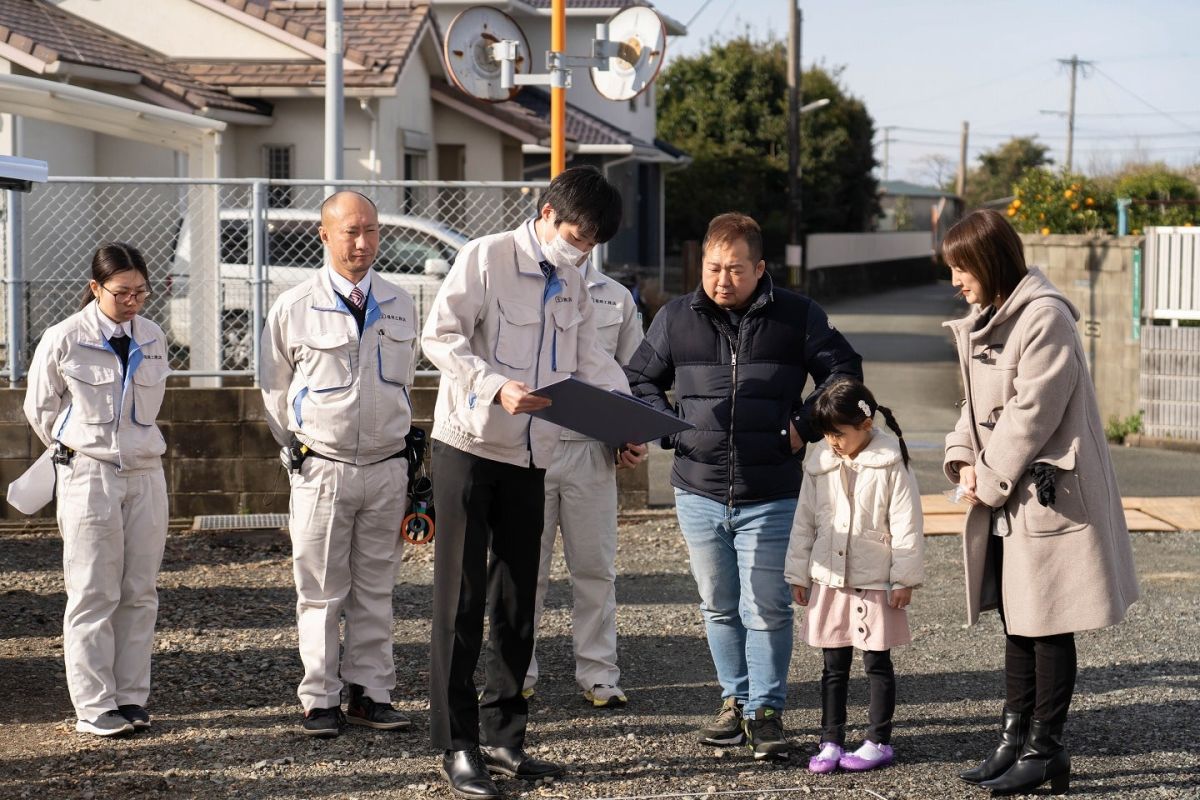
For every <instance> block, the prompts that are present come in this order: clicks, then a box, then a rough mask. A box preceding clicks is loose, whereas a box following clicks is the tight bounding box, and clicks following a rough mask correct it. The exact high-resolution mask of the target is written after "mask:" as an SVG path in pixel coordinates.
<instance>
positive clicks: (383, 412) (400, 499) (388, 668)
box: [261, 192, 417, 737]
mask: <svg viewBox="0 0 1200 800" xmlns="http://www.w3.org/2000/svg"><path fill="white" fill-rule="evenodd" d="M320 235H321V241H322V242H323V243H324V244H325V246H326V248H327V249H328V251H329V263H328V265H327V266H325V267H324V268H322V269H320V270H317V271H316V273H315V274H314V275H313V277H312V278H310V279H309V280H307V281H305V282H304V283H302V284H301V285H299V286H297V287H295V288H293V289H289V290H288V291H286V292H284V293H283V295H281V296H280V298H279V300H277V301H276V302H275V305H273V306H272V307H271V311H270V313H269V314H268V315H267V322H266V327H265V329H264V330H263V343H262V376H261V381H262V392H263V400H264V402H265V403H266V409H267V421H268V423H269V424H270V427H271V433H272V434H273V435H274V436H275V439H276V440H277V441H278V442H279V443H280V445H283V447H284V457H285V461H288V462H290V463H289V469H290V480H291V495H292V496H291V511H290V514H289V520H288V529H289V532H290V533H291V538H292V561H293V565H294V573H295V578H296V594H297V603H296V617H297V625H298V628H299V639H300V658H301V661H303V663H304V679H303V680H302V681H301V682H300V688H299V690H298V692H297V694H298V695H299V696H300V701H301V703H303V705H304V722H303V726H302V728H303V731H304V733H306V734H309V735H312V736H317V737H333V736H337V735H338V733H339V732H340V731H341V727H342V724H343V723H344V722H349V723H352V724H356V725H364V726H367V727H370V728H376V729H379V730H395V729H399V728H406V727H408V725H409V722H408V720H407V719H405V718H404V717H402V716H401V715H400V714H399V713H397V712H396V710H395V709H393V708H392V705H391V690H392V688H393V687H394V686H395V685H396V667H395V662H394V660H393V657H392V588H393V586H394V585H395V581H396V572H397V567H398V565H399V562H400V548H401V542H400V520H401V518H402V517H403V515H404V509H405V502H406V496H405V495H406V490H407V479H408V474H407V462H406V461H405V459H404V458H403V457H402V453H403V450H404V448H405V440H404V437H405V436H406V435H407V434H408V431H409V423H410V421H411V419H412V407H411V405H410V403H409V397H408V387H409V386H410V385H411V384H412V380H413V375H414V370H415V363H416V335H417V328H416V313H415V310H414V306H413V300H412V297H411V296H409V294H408V293H407V292H405V291H404V290H403V289H400V288H397V287H396V286H393V285H392V284H390V283H388V282H387V281H385V280H384V279H383V278H382V277H380V275H379V274H378V273H376V272H375V271H374V270H372V269H371V264H372V263H373V262H374V261H375V255H376V253H377V252H378V250H379V218H378V214H377V213H376V210H375V205H374V203H372V202H371V201H370V200H369V199H367V198H366V197H364V196H363V195H361V194H358V193H357V192H338V193H337V194H334V195H333V196H331V197H330V198H328V199H327V200H326V201H325V203H324V204H323V205H322V207H321V228H320ZM343 615H344V616H345V620H346V635H345V643H344V653H343V654H342V657H341V659H340V673H339V630H338V629H339V624H340V621H341V617H342V616H343ZM342 680H345V681H346V682H347V683H348V684H349V697H348V701H347V706H346V712H345V714H343V713H342V710H341V691H342Z"/></svg>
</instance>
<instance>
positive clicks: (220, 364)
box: [0, 178, 546, 380]
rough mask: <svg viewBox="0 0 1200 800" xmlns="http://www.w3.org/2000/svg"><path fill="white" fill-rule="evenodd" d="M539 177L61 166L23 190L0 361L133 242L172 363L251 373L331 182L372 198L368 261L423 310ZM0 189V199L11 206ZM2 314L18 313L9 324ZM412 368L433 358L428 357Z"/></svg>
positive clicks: (313, 263) (308, 264) (314, 242)
mask: <svg viewBox="0 0 1200 800" xmlns="http://www.w3.org/2000/svg"><path fill="white" fill-rule="evenodd" d="M545 185H546V184H544V183H516V182H493V183H470V182H430V181H391V182H377V183H354V182H349V181H335V182H326V181H316V180H310V181H266V180H257V179H236V180H213V181H205V180H186V179H159V178H143V179H128V178H119V179H105V178H57V179H52V180H51V181H50V182H49V183H47V184H45V185H42V186H38V187H36V188H35V189H34V191H33V192H31V193H30V194H27V195H22V196H18V200H17V202H19V203H20V204H21V209H20V210H21V214H20V215H19V218H20V219H21V225H20V237H21V238H20V242H19V245H20V247H19V248H18V249H17V252H18V253H19V254H20V255H19V262H20V263H19V271H18V272H17V273H16V274H14V273H13V270H12V265H11V264H10V263H9V262H10V259H9V258H8V252H9V248H10V247H11V245H12V243H10V242H8V241H7V237H5V241H3V242H0V254H2V255H3V263H4V264H5V265H6V274H5V278H6V279H5V281H4V286H3V289H4V296H3V298H2V299H3V302H2V303H0V310H2V311H0V313H3V314H4V319H3V325H0V330H4V331H5V332H6V335H5V339H6V341H5V348H4V359H5V366H4V373H5V374H6V375H8V376H9V378H10V380H12V379H15V378H17V377H20V376H22V375H24V373H25V371H26V367H27V365H28V363H29V357H30V355H31V354H32V353H33V349H34V348H35V347H36V345H37V342H38V340H39V339H40V338H41V336H42V334H43V333H44V332H45V330H46V329H47V328H48V327H50V326H51V325H53V324H55V323H56V322H58V321H60V320H62V319H64V318H66V317H67V316H69V315H70V314H72V313H74V312H75V311H76V310H78V309H79V308H80V306H81V304H82V298H83V295H84V290H85V287H86V284H87V278H88V275H89V270H90V264H91V258H92V254H93V252H94V251H95V249H96V247H97V245H99V244H100V243H102V242H105V241H112V240H117V241H124V242H128V243H129V244H132V245H134V246H135V247H137V248H138V249H139V250H141V251H142V253H143V254H144V255H145V257H146V261H147V263H148V264H149V265H150V277H151V288H152V289H153V294H152V295H151V297H150V299H149V300H148V301H147V303H146V306H145V309H144V310H143V312H142V313H143V314H144V315H145V316H146V317H148V318H149V319H152V320H154V321H155V322H157V323H158V324H159V325H161V326H162V328H163V330H164V331H166V333H167V338H168V350H169V352H170V357H171V365H172V367H173V368H174V369H175V370H177V371H178V372H180V373H183V374H187V375H191V376H193V377H203V376H208V377H225V376H236V375H253V374H254V373H255V369H256V367H257V364H258V352H257V351H258V346H259V345H258V339H259V337H258V332H259V331H260V330H261V329H262V320H263V318H264V316H265V315H266V311H267V310H268V309H269V308H270V307H271V304H272V303H273V302H275V300H276V299H277V298H278V297H279V295H280V294H282V293H283V292H284V291H286V290H287V289H289V288H291V287H293V286H296V285H297V284H299V283H301V282H303V281H304V280H307V279H308V278H310V277H311V276H312V274H313V271H314V270H316V269H318V268H320V267H321V266H322V264H323V263H324V261H325V251H324V247H323V245H322V244H321V240H320V238H319V236H318V233H317V228H318V227H319V225H320V205H321V201H322V200H323V199H324V198H325V197H326V196H327V195H328V194H329V193H330V191H331V188H330V187H333V188H336V189H353V190H355V191H358V192H361V193H363V194H364V195H366V196H367V197H370V198H371V199H372V200H373V201H374V202H375V203H376V205H377V206H378V208H379V222H380V237H379V238H380V243H379V254H378V256H377V258H376V261H375V268H376V270H378V271H379V272H380V273H381V274H382V275H384V276H385V277H386V278H387V279H388V280H391V281H393V282H394V283H396V284H397V285H399V286H401V287H403V288H404V289H406V290H408V292H409V293H410V294H412V296H413V299H414V300H415V301H416V305H417V311H418V315H419V317H420V319H421V321H422V322H423V321H424V318H425V313H426V309H427V308H428V307H429V305H430V304H431V303H432V301H433V298H434V295H435V294H436V293H437V290H438V287H439V286H440V285H441V279H442V276H443V275H444V274H445V272H446V270H448V269H449V266H450V264H452V263H453V261H454V257H455V255H456V254H457V252H458V250H459V248H461V247H462V245H464V244H465V243H466V242H467V241H468V240H469V239H472V238H475V237H477V236H481V235H484V234H489V233H496V232H498V231H502V230H508V229H511V228H514V227H516V226H517V225H518V224H520V222H521V221H522V220H524V219H528V218H529V217H530V216H532V215H533V214H534V213H535V212H536V209H537V207H538V198H539V196H540V193H541V190H542V189H543V188H545ZM5 194H7V193H0V212H2V213H4V214H5V217H4V218H5V219H7V213H8V211H9V210H8V208H7V206H6V205H3V203H4V200H3V197H4V195H5ZM10 320H11V321H13V322H14V323H16V324H14V325H10V324H9V323H10ZM418 368H419V369H420V370H422V371H430V370H432V365H430V364H429V363H428V362H427V361H425V360H424V358H422V359H421V361H420V363H419V365H418Z"/></svg>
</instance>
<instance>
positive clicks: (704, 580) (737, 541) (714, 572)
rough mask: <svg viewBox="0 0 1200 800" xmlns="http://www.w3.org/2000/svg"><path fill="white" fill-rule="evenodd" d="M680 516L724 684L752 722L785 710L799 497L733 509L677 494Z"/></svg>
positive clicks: (678, 491) (719, 676) (725, 693)
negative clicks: (791, 561) (790, 573)
mask: <svg viewBox="0 0 1200 800" xmlns="http://www.w3.org/2000/svg"><path fill="white" fill-rule="evenodd" d="M675 511H676V513H677V514H678V515H679V528H680V530H681V531H682V532H683V538H684V541H685V542H686V543H687V547H688V556H689V558H690V560H691V565H692V575H693V576H694V577H695V579H696V588H697V589H699V591H700V613H701V614H702V615H703V616H704V625H705V629H706V632H707V634H708V647H709V649H710V650H711V651H712V658H713V664H714V665H715V666H716V668H717V680H718V681H720V683H721V697H722V698H727V697H736V698H737V699H738V700H739V701H740V702H744V703H745V712H746V715H747V716H748V717H753V716H754V712H755V711H757V710H758V709H760V708H763V707H770V708H774V709H777V710H782V709H783V703H784V700H785V699H786V697H787V671H788V662H789V661H791V658H792V597H791V591H790V590H789V589H788V585H787V581H785V580H784V578H783V561H784V557H785V556H786V555H787V547H788V537H789V536H790V535H791V531H792V517H793V516H794V515H795V513H796V499H795V498H786V499H783V500H770V501H767V502H764V503H749V504H746V505H740V506H734V507H733V509H732V511H731V510H730V508H729V506H727V505H725V504H724V503H718V502H716V501H715V500H709V499H708V498H706V497H701V496H699V495H695V494H691V493H690V492H685V491H683V490H682V489H676V490H675Z"/></svg>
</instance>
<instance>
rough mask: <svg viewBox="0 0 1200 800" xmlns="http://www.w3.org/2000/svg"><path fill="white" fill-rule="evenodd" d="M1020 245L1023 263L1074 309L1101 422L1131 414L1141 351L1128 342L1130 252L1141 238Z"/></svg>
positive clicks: (1040, 240) (1033, 238) (1027, 240)
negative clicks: (1042, 275)
mask: <svg viewBox="0 0 1200 800" xmlns="http://www.w3.org/2000/svg"><path fill="white" fill-rule="evenodd" d="M1021 240H1022V242H1023V243H1024V245H1025V261H1026V263H1027V264H1030V265H1036V266H1039V267H1041V268H1042V269H1043V270H1044V271H1045V273H1046V276H1047V277H1048V278H1050V280H1051V282H1053V283H1054V285H1055V286H1057V287H1058V288H1059V290H1060V291H1061V292H1062V293H1063V294H1065V295H1066V296H1067V298H1068V299H1069V300H1070V301H1071V302H1072V303H1074V304H1075V307H1076V308H1078V309H1079V313H1080V320H1079V335H1080V337H1081V338H1082V340H1083V348H1084V352H1085V353H1086V354H1087V358H1088V365H1089V368H1090V370H1091V374H1092V381H1093V382H1094V383H1095V384H1096V397H1097V401H1098V403H1099V406H1100V415H1101V418H1102V419H1103V420H1104V421H1108V419H1109V418H1110V417H1114V416H1116V417H1120V418H1122V419H1124V418H1125V417H1128V416H1130V415H1132V414H1135V413H1137V411H1138V403H1139V401H1138V376H1139V364H1138V361H1139V355H1140V353H1141V347H1140V345H1139V343H1138V342H1136V341H1134V339H1133V319H1134V312H1133V253H1134V252H1135V251H1138V250H1141V249H1142V244H1143V241H1144V237H1141V236H1122V237H1118V236H1109V235H1090V234H1089V235H1065V234H1059V235H1052V236H1039V235H1036V234H1022V235H1021Z"/></svg>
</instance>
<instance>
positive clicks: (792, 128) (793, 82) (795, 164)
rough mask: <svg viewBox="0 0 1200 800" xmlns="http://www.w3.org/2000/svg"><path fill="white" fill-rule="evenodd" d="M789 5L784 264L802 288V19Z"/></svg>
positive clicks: (793, 0) (794, 2)
mask: <svg viewBox="0 0 1200 800" xmlns="http://www.w3.org/2000/svg"><path fill="white" fill-rule="evenodd" d="M787 4H788V19H789V20H790V24H789V26H788V75H787V80H788V226H787V227H788V243H787V249H786V251H785V257H784V263H785V264H786V265H787V270H788V284H789V285H791V286H792V287H794V288H801V289H803V287H804V279H805V275H804V247H803V245H801V241H800V214H801V211H802V206H801V200H800V100H801V97H802V95H801V91H800V77H801V69H800V27H801V24H802V23H803V21H804V18H803V14H802V12H801V11H800V6H799V3H798V0H787Z"/></svg>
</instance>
